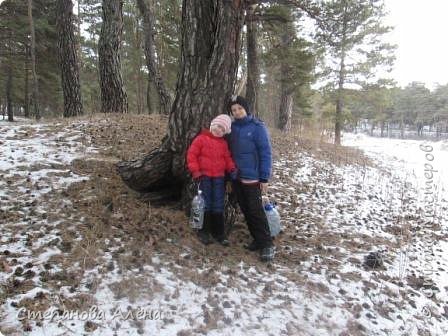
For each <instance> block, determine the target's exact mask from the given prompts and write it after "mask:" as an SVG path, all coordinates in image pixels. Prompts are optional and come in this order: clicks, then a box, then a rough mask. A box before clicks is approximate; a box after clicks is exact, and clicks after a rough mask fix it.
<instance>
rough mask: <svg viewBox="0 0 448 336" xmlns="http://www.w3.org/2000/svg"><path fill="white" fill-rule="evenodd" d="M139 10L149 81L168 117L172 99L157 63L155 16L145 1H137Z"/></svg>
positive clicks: (162, 110) (163, 112)
mask: <svg viewBox="0 0 448 336" xmlns="http://www.w3.org/2000/svg"><path fill="white" fill-rule="evenodd" d="M137 4H138V8H139V10H140V13H141V15H142V17H143V30H144V33H145V58H146V66H147V68H148V73H149V80H152V81H153V83H154V84H155V87H156V89H157V93H158V95H159V99H160V109H161V112H162V114H166V115H168V114H169V113H170V110H171V97H170V95H169V93H168V90H167V89H166V86H165V83H164V81H163V79H162V75H161V74H160V71H159V67H158V65H157V62H156V48H155V42H154V35H155V31H154V21H155V20H154V16H153V14H152V12H151V8H150V7H149V6H148V5H147V3H146V2H145V0H137Z"/></svg>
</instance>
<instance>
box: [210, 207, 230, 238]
mask: <svg viewBox="0 0 448 336" xmlns="http://www.w3.org/2000/svg"><path fill="white" fill-rule="evenodd" d="M211 225H212V226H213V231H212V232H213V238H215V239H216V241H217V242H218V243H220V244H221V245H223V246H229V245H230V242H229V241H228V239H227V237H226V235H225V233H224V232H225V231H224V213H222V212H215V213H213V214H212V224H211Z"/></svg>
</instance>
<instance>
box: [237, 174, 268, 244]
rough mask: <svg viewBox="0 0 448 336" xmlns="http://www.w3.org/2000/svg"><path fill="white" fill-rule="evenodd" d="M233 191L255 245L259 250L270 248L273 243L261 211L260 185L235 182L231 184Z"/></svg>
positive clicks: (266, 221)
mask: <svg viewBox="0 0 448 336" xmlns="http://www.w3.org/2000/svg"><path fill="white" fill-rule="evenodd" d="M233 190H234V192H235V194H236V197H237V199H238V204H239V205H240V208H241V211H242V212H243V215H244V218H245V220H246V223H247V227H248V229H249V232H250V234H251V235H252V237H253V239H254V240H255V242H256V244H257V245H258V246H259V247H261V248H264V247H270V246H272V245H273V243H272V237H271V233H270V231H269V224H268V219H267V218H266V214H265V213H264V210H263V202H262V199H261V189H260V184H259V183H254V184H244V183H241V182H240V181H235V182H234V183H233Z"/></svg>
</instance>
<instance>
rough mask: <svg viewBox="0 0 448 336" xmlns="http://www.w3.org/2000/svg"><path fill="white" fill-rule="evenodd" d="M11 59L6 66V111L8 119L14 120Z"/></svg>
mask: <svg viewBox="0 0 448 336" xmlns="http://www.w3.org/2000/svg"><path fill="white" fill-rule="evenodd" d="M11 62H12V60H10V63H9V66H8V75H7V79H6V113H7V114H8V121H14V112H13V110H12V95H11V93H12V66H11Z"/></svg>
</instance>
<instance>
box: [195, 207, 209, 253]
mask: <svg viewBox="0 0 448 336" xmlns="http://www.w3.org/2000/svg"><path fill="white" fill-rule="evenodd" d="M211 221H212V213H211V212H210V211H205V212H204V223H203V225H202V229H200V230H198V238H199V240H200V241H201V243H202V244H204V245H209V244H210V243H211V242H212V240H211V238H210V224H211Z"/></svg>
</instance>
